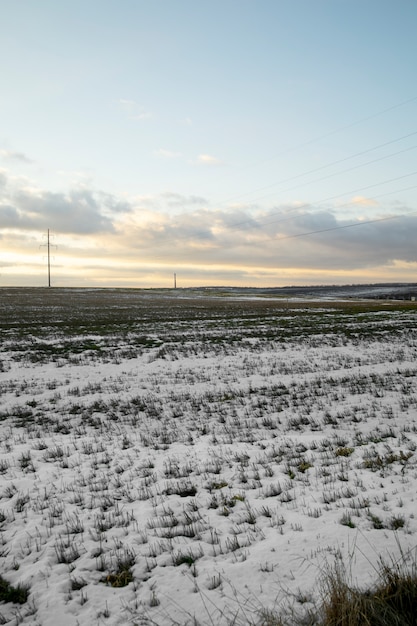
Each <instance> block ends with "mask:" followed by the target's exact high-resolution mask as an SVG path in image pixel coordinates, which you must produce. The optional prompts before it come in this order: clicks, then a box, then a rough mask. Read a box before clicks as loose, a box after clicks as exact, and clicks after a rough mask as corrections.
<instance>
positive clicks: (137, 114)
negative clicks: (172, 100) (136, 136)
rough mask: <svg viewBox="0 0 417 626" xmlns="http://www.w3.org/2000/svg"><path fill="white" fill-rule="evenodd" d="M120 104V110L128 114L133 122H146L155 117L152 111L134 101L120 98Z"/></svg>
mask: <svg viewBox="0 0 417 626" xmlns="http://www.w3.org/2000/svg"><path fill="white" fill-rule="evenodd" d="M118 104H119V106H120V108H121V109H122V110H123V111H124V112H125V113H127V115H128V117H129V118H130V119H131V120H145V119H149V118H151V117H153V114H152V113H151V112H150V111H147V110H146V109H145V107H143V106H142V105H140V104H138V103H137V102H135V101H134V100H126V99H123V98H120V99H119V100H118Z"/></svg>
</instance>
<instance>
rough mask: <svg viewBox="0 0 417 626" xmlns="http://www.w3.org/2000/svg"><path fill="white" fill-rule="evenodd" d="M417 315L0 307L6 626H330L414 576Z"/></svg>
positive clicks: (271, 307)
mask: <svg viewBox="0 0 417 626" xmlns="http://www.w3.org/2000/svg"><path fill="white" fill-rule="evenodd" d="M416 312H417V309H416V304H415V303H414V302H409V303H407V302H395V301H390V302H385V301H365V300H362V301H361V300H346V301H334V300H330V299H329V300H327V299H326V300H319V299H316V300H311V299H310V300H309V299H301V298H299V299H291V298H288V299H279V298H274V297H255V296H251V297H247V295H244V294H243V293H239V292H236V294H235V295H234V296H232V295H230V293H225V292H222V291H221V290H220V289H219V290H211V291H205V290H194V291H193V290H180V289H178V290H172V291H169V290H165V291H164V290H160V291H157V290H127V289H125V290H123V289H91V290H89V289H59V288H57V289H55V288H52V289H41V288H33V289H30V288H27V289H25V288H21V289H20V288H13V289H8V288H2V289H0V332H1V343H0V575H1V577H2V578H1V580H2V582H3V586H4V582H5V581H6V583H8V584H9V585H10V589H15V590H17V591H18V592H19V593H18V594H17V595H13V594H12V595H11V596H10V600H11V601H6V602H3V603H2V604H1V605H0V623H3V624H20V623H22V624H30V625H33V626H56V625H57V624H59V626H77V625H82V626H83V625H93V624H97V625H104V624H106V625H109V626H116V625H123V624H132V625H133V624H136V625H139V624H157V625H160V626H165V625H170V624H182V625H185V624H190V625H191V624H201V625H203V624H216V625H218V624H224V625H226V624H278V623H279V622H278V618H277V617H276V616H278V615H280V616H282V620H283V623H295V622H296V621H297V620H300V619H301V618H300V615H306V614H309V615H310V622H309V623H319V622H318V621H317V622H314V621H312V620H313V618H312V617H311V616H313V615H319V612H320V601H321V593H322V587H323V581H324V579H325V576H326V573H327V572H328V571H331V570H334V569H335V568H339V570H340V569H343V571H344V572H345V573H346V576H348V577H349V579H350V580H352V582H353V584H355V585H358V586H359V587H360V586H366V585H369V584H370V583H371V582H372V580H373V579H374V577H375V572H376V570H377V568H378V563H379V562H380V559H381V558H383V559H386V560H388V561H390V562H398V561H399V560H401V561H402V562H407V561H408V560H410V562H411V563H413V562H415V547H416V545H417V541H416V538H417V532H416V531H417V519H416V517H415V515H416V513H417V509H416V502H417V385H416V372H417V332H416ZM413 560H414V561H413ZM7 600H9V598H7ZM318 619H319V618H318V617H317V620H318ZM273 620H275V621H273Z"/></svg>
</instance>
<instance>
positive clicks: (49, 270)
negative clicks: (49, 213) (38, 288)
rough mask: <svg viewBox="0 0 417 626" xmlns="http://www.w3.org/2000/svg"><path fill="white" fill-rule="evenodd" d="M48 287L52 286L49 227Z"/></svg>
mask: <svg viewBox="0 0 417 626" xmlns="http://www.w3.org/2000/svg"><path fill="white" fill-rule="evenodd" d="M47 246H48V287H50V286H51V250H50V248H51V246H50V244H49V228H48V243H47Z"/></svg>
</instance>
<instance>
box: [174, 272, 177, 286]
mask: <svg viewBox="0 0 417 626" xmlns="http://www.w3.org/2000/svg"><path fill="white" fill-rule="evenodd" d="M176 288H177V275H176V274H174V289H176Z"/></svg>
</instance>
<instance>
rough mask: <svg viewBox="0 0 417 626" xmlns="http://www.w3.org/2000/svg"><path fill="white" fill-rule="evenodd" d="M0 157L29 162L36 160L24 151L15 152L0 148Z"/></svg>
mask: <svg viewBox="0 0 417 626" xmlns="http://www.w3.org/2000/svg"><path fill="white" fill-rule="evenodd" d="M0 157H1V158H2V159H5V160H7V161H20V162H21V163H27V164H31V163H34V161H33V160H32V159H30V158H29V157H28V156H26V154H24V153H23V152H15V151H14V150H0Z"/></svg>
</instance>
